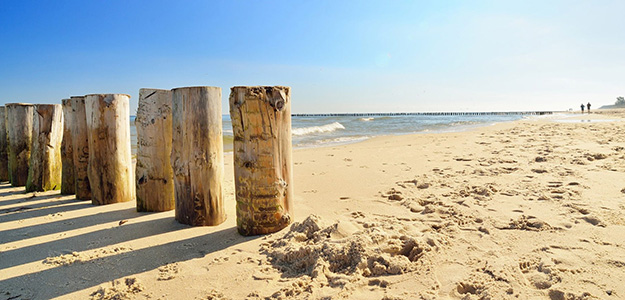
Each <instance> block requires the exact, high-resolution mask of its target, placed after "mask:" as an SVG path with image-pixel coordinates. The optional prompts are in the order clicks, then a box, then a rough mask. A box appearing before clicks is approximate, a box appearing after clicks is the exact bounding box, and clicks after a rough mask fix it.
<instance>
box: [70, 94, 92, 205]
mask: <svg viewBox="0 0 625 300" xmlns="http://www.w3.org/2000/svg"><path fill="white" fill-rule="evenodd" d="M70 102H71V103H72V115H73V117H72V119H71V122H72V124H71V131H72V145H73V151H74V153H73V155H74V187H75V190H76V199H78V200H90V199H91V184H90V183H89V172H88V166H89V137H88V136H89V135H88V130H87V113H86V111H85V97H84V96H73V97H70Z"/></svg>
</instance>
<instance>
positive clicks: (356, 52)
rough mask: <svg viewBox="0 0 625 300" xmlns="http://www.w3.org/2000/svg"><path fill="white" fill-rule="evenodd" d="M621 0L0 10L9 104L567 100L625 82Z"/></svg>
mask: <svg viewBox="0 0 625 300" xmlns="http://www.w3.org/2000/svg"><path fill="white" fill-rule="evenodd" d="M623 11H625V2H623V1H601V2H588V1H549V2H543V1H515V2H510V1H505V2H501V1H471V2H465V1H444V2H440V1H435V2H432V1H427V2H425V1H396V2H361V1H316V2H292V1H255V2H243V1H211V2H208V1H185V2H184V3H183V4H178V3H176V4H170V3H168V2H161V1H149V2H148V1H145V2H144V1H132V2H126V1H107V2H93V1H64V2H62V3H57V2H35V1H20V2H14V1H13V2H7V3H5V4H4V5H3V9H2V10H1V11H0V28H2V30H0V41H1V42H2V44H3V47H0V91H1V92H0V104H3V103H10V102H29V103H60V100H61V99H63V98H68V97H69V96H72V95H83V94H92V93H125V94H129V95H131V96H132V98H131V103H130V104H131V109H130V114H131V115H134V114H135V112H136V107H137V101H138V92H139V89H140V88H162V89H171V88H175V87H181V86H197V85H209V86H218V87H221V88H222V113H223V114H227V113H228V95H229V92H230V91H229V88H230V87H232V86H237V85H286V86H290V87H291V88H292V112H293V113H347V112H431V111H443V112H444V111H565V110H568V109H569V108H571V109H574V110H577V109H578V108H579V105H580V103H586V102H591V103H592V104H593V107H596V108H599V107H600V106H602V105H609V104H613V103H614V101H615V100H616V97H617V96H624V95H625V72H623V71H622V70H623V66H625V56H624V55H623V53H625V31H623V30H622V15H621V14H622V12H623Z"/></svg>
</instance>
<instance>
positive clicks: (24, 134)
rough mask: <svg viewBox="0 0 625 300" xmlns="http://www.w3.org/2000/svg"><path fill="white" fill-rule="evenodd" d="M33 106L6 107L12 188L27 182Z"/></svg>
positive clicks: (24, 104) (20, 104) (19, 104)
mask: <svg viewBox="0 0 625 300" xmlns="http://www.w3.org/2000/svg"><path fill="white" fill-rule="evenodd" d="M33 112H34V106H33V105H32V104H27V103H8V104H7V105H6V114H7V123H6V124H7V129H8V130H7V133H8V137H9V147H8V149H9V151H8V152H9V163H8V165H9V181H11V185H12V186H25V185H26V181H27V180H28V165H29V163H30V147H31V146H32V134H33Z"/></svg>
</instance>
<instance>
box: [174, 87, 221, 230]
mask: <svg viewBox="0 0 625 300" xmlns="http://www.w3.org/2000/svg"><path fill="white" fill-rule="evenodd" d="M172 93H173V94H172V117H173V118H172V119H173V132H172V134H173V136H172V152H171V165H172V167H173V170H174V187H175V194H176V220H177V221H178V222H180V223H183V224H189V225H193V226H202V225H209V226H212V225H218V224H221V223H222V222H223V221H225V220H226V213H225V211H224V205H223V195H222V194H223V192H222V184H223V178H224V174H223V168H224V165H223V133H222V124H221V88H218V87H209V86H202V87H183V88H177V89H173V90H172Z"/></svg>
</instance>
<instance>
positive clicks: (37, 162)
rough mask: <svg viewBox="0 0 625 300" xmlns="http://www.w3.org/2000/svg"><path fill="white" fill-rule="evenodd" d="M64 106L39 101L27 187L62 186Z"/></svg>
mask: <svg viewBox="0 0 625 300" xmlns="http://www.w3.org/2000/svg"><path fill="white" fill-rule="evenodd" d="M62 140H63V107H62V106H61V104H36V105H35V113H34V115H33V135H32V146H31V153H30V167H29V168H28V180H27V181H26V191H27V192H32V191H49V190H58V189H60V188H61V173H62V165H61V141H62Z"/></svg>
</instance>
